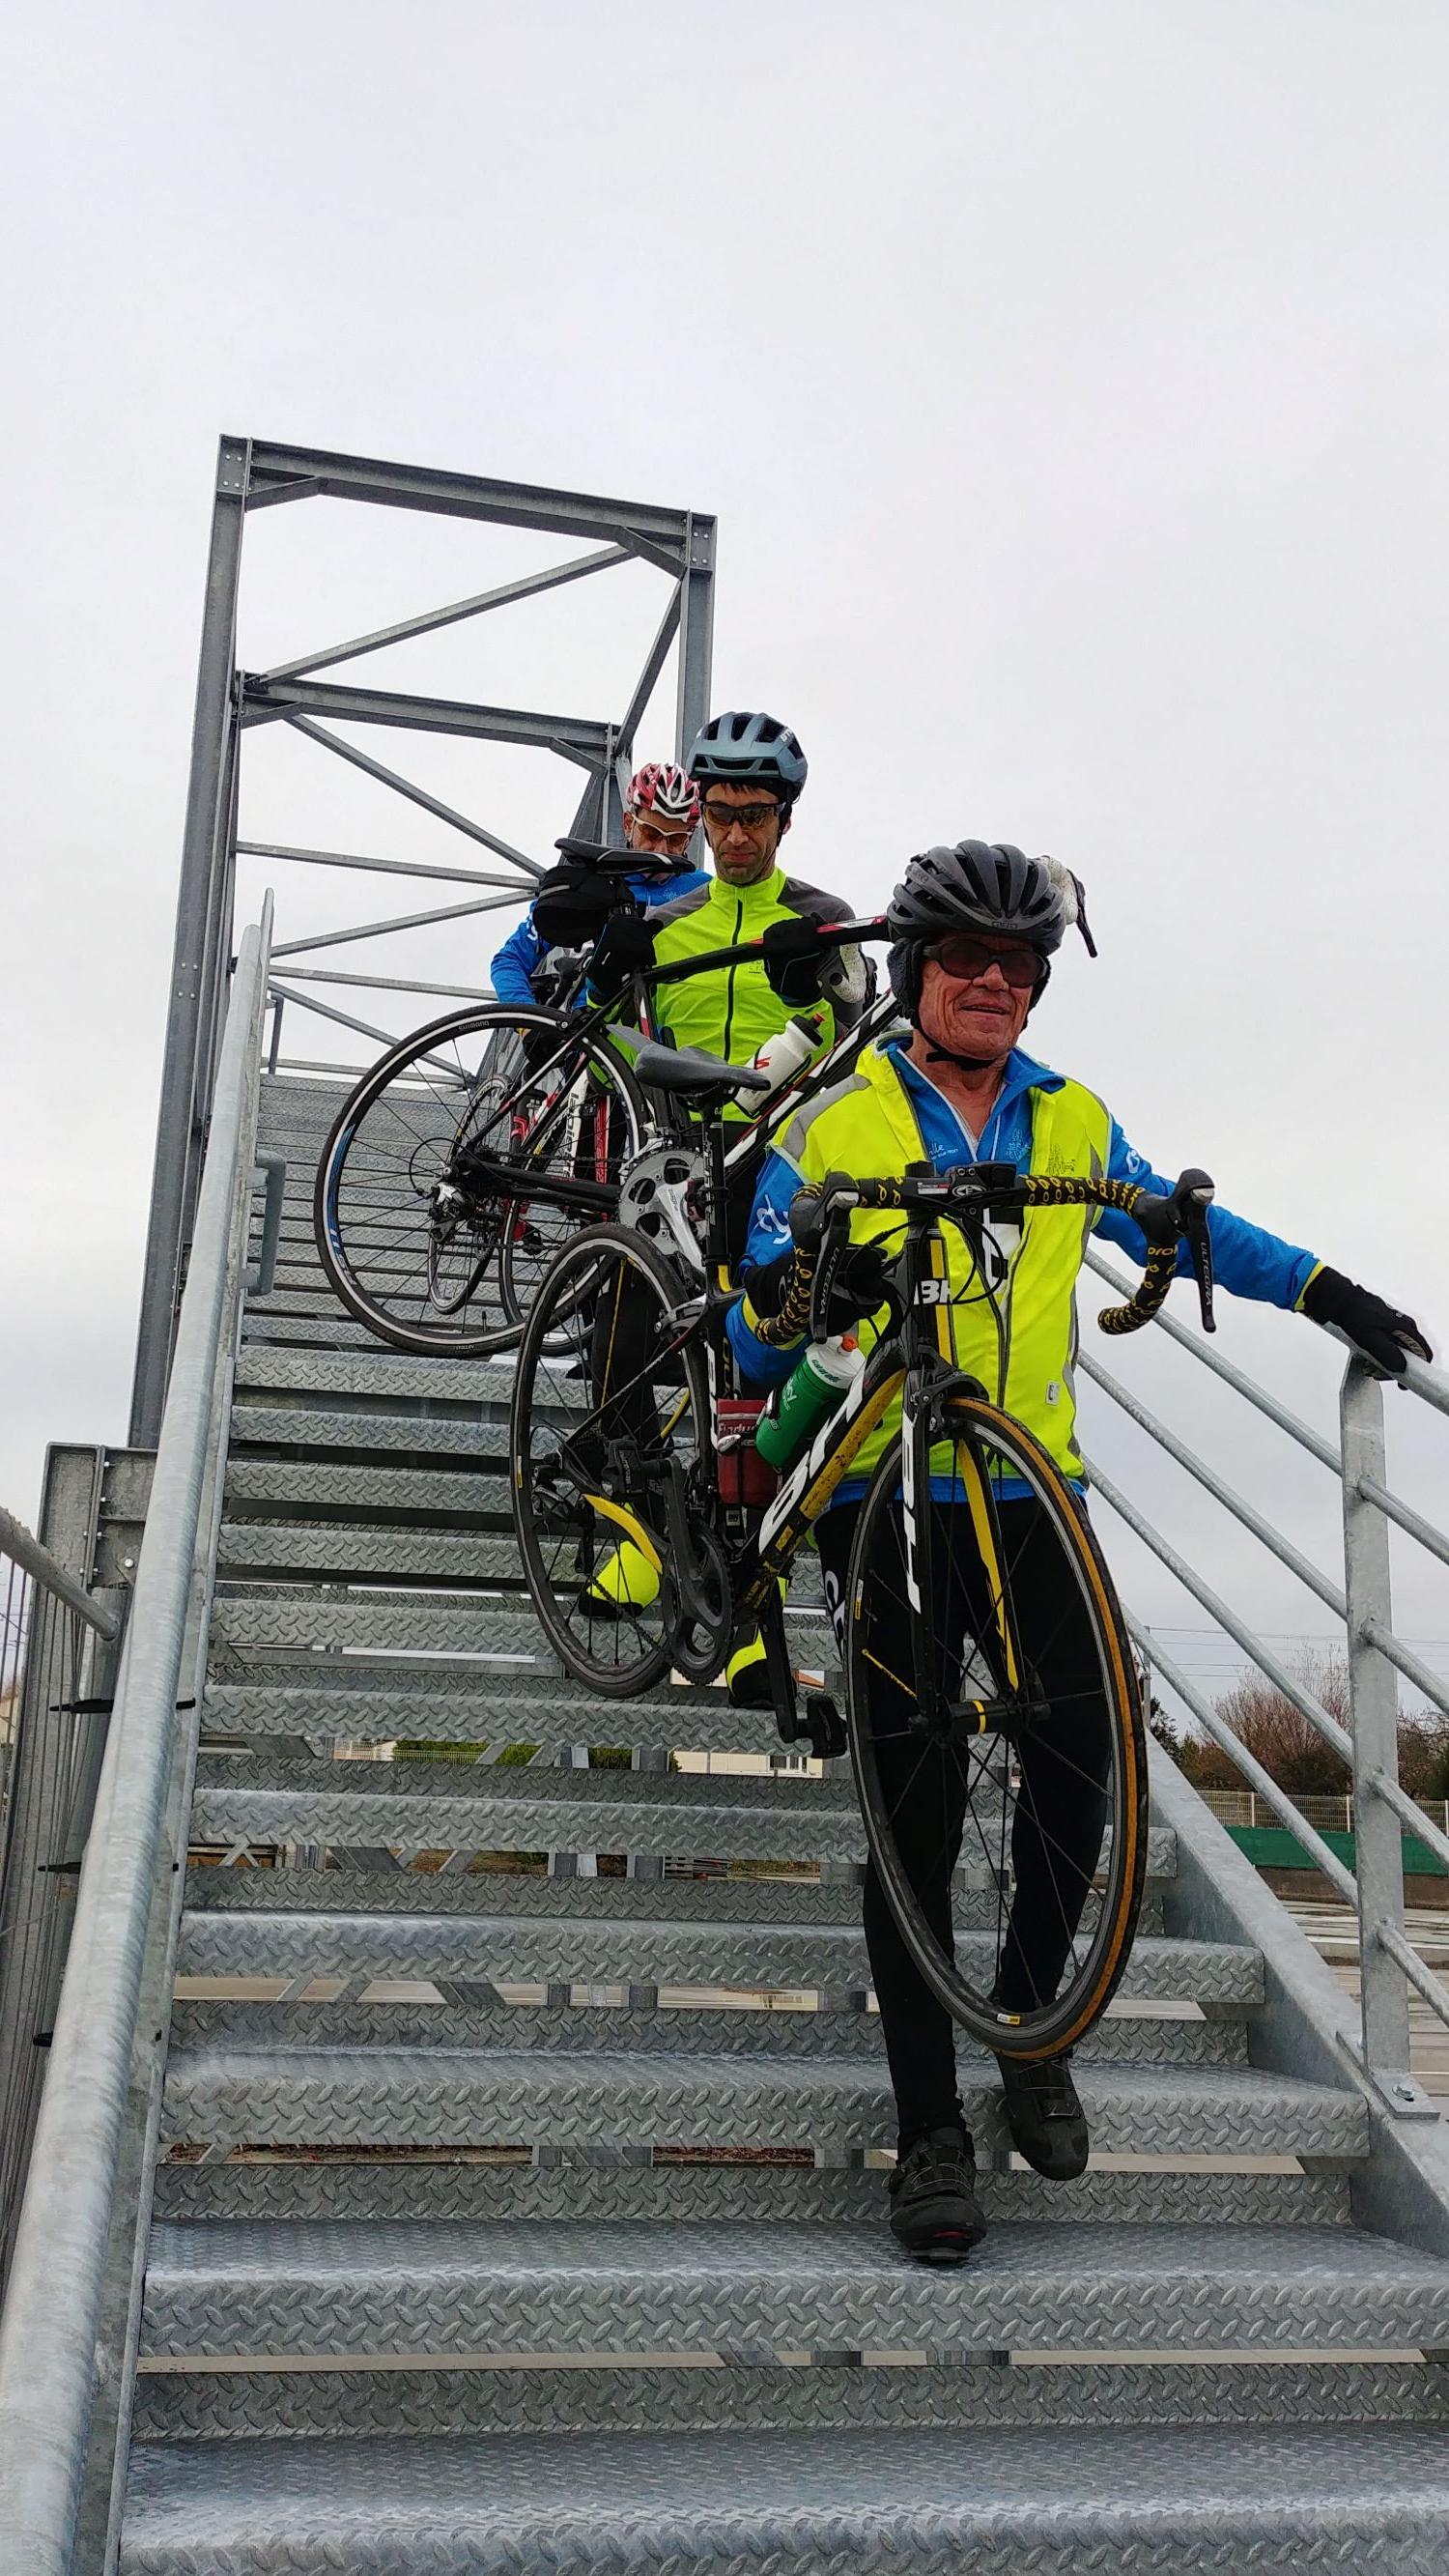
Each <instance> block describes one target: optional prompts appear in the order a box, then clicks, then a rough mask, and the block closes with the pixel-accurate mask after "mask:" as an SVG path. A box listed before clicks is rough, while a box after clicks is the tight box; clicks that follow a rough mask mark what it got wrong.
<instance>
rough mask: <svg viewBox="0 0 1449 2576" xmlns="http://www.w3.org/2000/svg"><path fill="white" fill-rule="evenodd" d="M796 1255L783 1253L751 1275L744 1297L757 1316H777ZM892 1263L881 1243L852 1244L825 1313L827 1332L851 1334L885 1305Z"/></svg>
mask: <svg viewBox="0 0 1449 2576" xmlns="http://www.w3.org/2000/svg"><path fill="white" fill-rule="evenodd" d="M794 1258H795V1255H794V1254H793V1252H782V1253H780V1254H779V1255H778V1256H777V1257H776V1259H775V1260H773V1261H765V1262H762V1263H761V1265H760V1267H759V1269H758V1270H752V1271H750V1272H749V1274H748V1276H747V1278H746V1280H745V1294H746V1296H747V1297H748V1298H749V1301H750V1304H751V1306H752V1307H753V1308H754V1310H755V1313H756V1314H757V1315H778V1313H779V1311H780V1300H781V1298H782V1296H783V1295H784V1292H785V1278H786V1274H787V1272H788V1271H789V1269H790V1266H791V1263H792V1262H793V1261H794ZM890 1276H891V1262H890V1259H889V1257H888V1256H887V1254H886V1253H885V1251H884V1250H883V1248H882V1247H881V1245H880V1244H878V1243H849V1244H847V1245H846V1247H845V1250H844V1252H843V1253H842V1254H841V1256H840V1264H839V1267H838V1269H837V1270H836V1273H835V1279H834V1283H833V1285H832V1287H831V1291H830V1303H829V1305H828V1306H827V1308H826V1312H825V1329H826V1331H827V1332H828V1333H848V1332H850V1331H852V1330H853V1328H854V1327H855V1325H857V1324H858V1323H859V1322H860V1320H861V1317H862V1316H863V1315H873V1314H875V1313H876V1311H877V1309H878V1308H879V1307H881V1306H883V1305H884V1304H885V1301H886V1297H887V1295H888V1293H889V1290H890Z"/></svg>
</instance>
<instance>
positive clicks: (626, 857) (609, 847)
mask: <svg viewBox="0 0 1449 2576" xmlns="http://www.w3.org/2000/svg"><path fill="white" fill-rule="evenodd" d="M554 848H555V849H556V850H558V851H559V852H561V854H562V856H563V857H564V858H565V859H569V860H572V862H573V863H574V865H575V866H582V867H589V868H595V869H597V871H598V873H599V875H600V876H605V877H616V876H617V877H624V876H627V875H628V874H629V872H630V870H631V869H632V868H647V869H648V871H649V874H650V875H651V876H687V875H688V874H689V861H688V859H671V858H666V857H665V856H664V854H663V852H662V851H659V850H622V849H619V848H617V847H616V846H615V845H614V843H613V842H611V841H576V840H575V839H574V838H573V836H572V834H571V833H567V832H566V833H565V834H564V837H563V839H562V840H561V841H555V843H554Z"/></svg>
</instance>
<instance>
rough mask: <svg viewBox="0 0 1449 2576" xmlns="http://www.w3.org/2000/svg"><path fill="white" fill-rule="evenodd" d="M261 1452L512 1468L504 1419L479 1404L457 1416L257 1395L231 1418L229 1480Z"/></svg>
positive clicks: (436, 1410)
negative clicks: (340, 1453)
mask: <svg viewBox="0 0 1449 2576" xmlns="http://www.w3.org/2000/svg"><path fill="white" fill-rule="evenodd" d="M248 1347H253V1346H251V1345H249V1346H248ZM258 1347H262V1346H258ZM258 1448H265V1449H268V1450H276V1449H303V1450H308V1451H312V1450H318V1449H320V1450H324V1451H325V1450H336V1449H341V1450H346V1451H348V1452H350V1453H352V1454H353V1455H354V1456H361V1457H368V1458H374V1457H379V1456H381V1457H386V1456H388V1455H389V1454H396V1453H397V1452H400V1451H401V1452H406V1453H407V1454H408V1455H409V1457H411V1458H414V1459H427V1458H452V1459H456V1460H457V1461H458V1462H459V1463H460V1464H464V1465H467V1466H470V1467H474V1468H477V1469H480V1470H482V1471H484V1472H486V1471H487V1470H488V1469H489V1467H490V1466H493V1467H498V1466H503V1465H506V1463H507V1458H508V1424H507V1421H506V1420H505V1419H504V1418H503V1417H502V1416H501V1415H500V1416H498V1417H497V1418H495V1419H493V1420H491V1421H490V1420H489V1419H487V1418H486V1416H482V1415H480V1410H479V1407H478V1406H477V1405H476V1404H472V1405H459V1406H458V1408H457V1410H456V1412H449V1411H448V1410H447V1408H446V1407H445V1406H442V1405H438V1406H436V1407H435V1408H434V1409H433V1410H432V1411H431V1412H428V1413H419V1412H416V1411H414V1410H413V1409H412V1408H410V1407H409V1408H403V1407H401V1406H400V1407H399V1408H398V1409H397V1410H396V1411H395V1412H392V1413H387V1412H384V1411H382V1410H381V1409H379V1408H373V1409H372V1410H370V1411H369V1410H364V1408H363V1407H362V1406H360V1405H358V1406H348V1407H343V1406H324V1405H302V1404H295V1403H284V1402H282V1401H280V1400H279V1401H277V1402H275V1403H262V1402H260V1401H259V1400H258V1395H257V1394H254V1395H253V1397H252V1399H251V1401H250V1402H246V1401H242V1402H241V1403H239V1404H238V1405H237V1406H236V1408H235V1410H234V1411H233V1414H232V1418H231V1457H230V1463H229V1466H228V1470H227V1473H228V1476H229V1477H230V1476H232V1475H234V1474H235V1472H236V1469H237V1465H238V1462H239V1459H241V1460H245V1459H246V1458H247V1455H248V1451H249V1449H253V1450H254V1449H258Z"/></svg>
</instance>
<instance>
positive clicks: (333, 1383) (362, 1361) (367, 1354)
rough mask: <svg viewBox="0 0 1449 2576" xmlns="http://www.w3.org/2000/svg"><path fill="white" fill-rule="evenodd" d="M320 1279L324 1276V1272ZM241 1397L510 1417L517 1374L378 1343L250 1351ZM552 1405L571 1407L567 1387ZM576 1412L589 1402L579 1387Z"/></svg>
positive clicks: (557, 1387) (240, 1364)
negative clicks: (490, 1410) (266, 1392)
mask: <svg viewBox="0 0 1449 2576" xmlns="http://www.w3.org/2000/svg"><path fill="white" fill-rule="evenodd" d="M319 1276H320V1272H319ZM236 1385H237V1392H238V1394H241V1393H242V1392H243V1391H244V1390H248V1391H249V1390H251V1389H254V1388H257V1387H275V1388H280V1389H281V1390H282V1391H284V1392H285V1393H288V1394H294V1393H303V1392H306V1393H309V1394H311V1393H316V1394H322V1395H365V1396H371V1397H376V1396H380V1395H390V1396H410V1397H412V1398H413V1399H414V1400H415V1401H416V1402H419V1403H422V1402H424V1401H426V1400H427V1399H428V1398H429V1397H439V1398H441V1399H443V1401H445V1402H446V1403H449V1404H488V1405H493V1406H501V1407H502V1408H503V1409H504V1410H505V1411H506V1410H507V1407H508V1405H509V1402H510V1401H511V1398H512V1395H513V1370H512V1369H511V1368H510V1367H504V1366H500V1365H499V1364H498V1363H497V1362H496V1361H493V1360H456V1359H416V1358H414V1357H413V1356H412V1355H411V1354H410V1353H408V1352H406V1351H394V1350H390V1349H389V1348H388V1347H387V1345H386V1344H385V1343H383V1342H374V1343H373V1345H372V1348H371V1350H368V1351H358V1352H353V1351H300V1350H299V1351H292V1350H273V1349H267V1348H265V1347H260V1346H258V1347H252V1346H251V1345H248V1347H247V1348H246V1349H245V1350H243V1351H242V1353H241V1354H240V1356H239V1358H238V1360H237V1369H236ZM549 1397H550V1401H551V1402H554V1403H557V1404H558V1405H560V1406H561V1407H562V1406H566V1405H569V1404H570V1401H571V1399H570V1397H569V1395H568V1393H567V1390H566V1388H565V1387H564V1385H563V1383H562V1381H557V1380H556V1381H553V1382H552V1383H551V1384H550V1388H549ZM576 1401H577V1407H578V1409H579V1410H580V1411H582V1409H583V1407H584V1404H585V1402H586V1397H585V1392H584V1388H583V1385H582V1383H581V1382H580V1384H579V1388H578V1394H577V1399H576Z"/></svg>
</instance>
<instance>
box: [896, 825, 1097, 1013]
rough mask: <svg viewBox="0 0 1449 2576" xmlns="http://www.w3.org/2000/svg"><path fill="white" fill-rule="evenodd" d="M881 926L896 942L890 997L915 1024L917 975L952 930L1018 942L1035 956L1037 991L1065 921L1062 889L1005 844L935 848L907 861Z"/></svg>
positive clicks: (1042, 865)
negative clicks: (933, 946)
mask: <svg viewBox="0 0 1449 2576" xmlns="http://www.w3.org/2000/svg"><path fill="white" fill-rule="evenodd" d="M886 919H887V921H888V923H889V925H890V929H891V933H892V937H893V939H894V942H895V945H894V946H893V947H892V949H891V952H890V957H889V961H888V962H889V968H890V979H891V990H892V992H893V993H894V994H895V997H896V999H897V1001H898V1002H899V1003H900V1005H901V1008H902V1010H903V1011H905V1012H906V1013H907V1015H908V1016H909V1017H910V1018H911V1019H914V1018H915V1015H916V1010H917V1007H918V1005H919V1003H920V998H921V969H922V966H923V964H924V961H925V953H926V950H927V948H928V947H929V946H930V943H931V941H932V940H933V939H944V938H945V937H946V935H947V934H948V932H950V931H953V930H986V931H991V932H993V933H995V934H996V935H997V936H998V937H1003V938H1009V939H1020V940H1022V941H1023V942H1024V943H1025V945H1026V946H1027V947H1029V948H1035V949H1036V950H1038V952H1039V953H1040V956H1041V961H1042V972H1041V983H1040V984H1038V986H1037V991H1038V992H1040V991H1041V988H1042V985H1044V984H1045V982H1046V980H1047V976H1048V975H1049V973H1050V971H1051V969H1050V967H1049V965H1048V963H1047V961H1048V959H1049V958H1050V957H1051V956H1052V954H1053V953H1054V951H1055V950H1056V949H1058V948H1060V946H1061V944H1062V934H1063V932H1064V931H1065V929H1066V926H1067V919H1068V915H1067V907H1066V903H1065V901H1064V899H1063V895H1062V891H1061V887H1060V885H1059V884H1058V882H1057V880H1056V878H1055V877H1054V876H1053V874H1052V871H1051V869H1050V868H1049V867H1048V865H1047V863H1046V861H1045V860H1044V859H1029V858H1028V857H1027V855H1026V852H1025V851H1024V850H1018V849H1015V848H1014V847H1013V845H1012V844H1011V842H1010V841H958V842H957V843H956V845H955V848H954V849H948V848H947V847H946V846H945V844H944V843H937V845H936V846H935V848H933V849H929V850H923V851H922V852H921V854H920V856H919V858H915V859H912V860H911V862H910V864H909V866H908V867H907V869H906V873H905V875H904V876H903V877H902V879H901V881H900V884H899V885H898V886H897V887H896V890H895V892H894V894H893V895H892V896H891V899H890V905H889V908H888V910H887V913H886Z"/></svg>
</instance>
